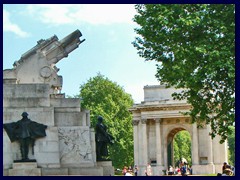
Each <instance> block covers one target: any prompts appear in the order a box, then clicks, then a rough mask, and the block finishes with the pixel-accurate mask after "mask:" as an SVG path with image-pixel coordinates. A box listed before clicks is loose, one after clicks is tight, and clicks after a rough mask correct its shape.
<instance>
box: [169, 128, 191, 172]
mask: <svg viewBox="0 0 240 180" xmlns="http://www.w3.org/2000/svg"><path fill="white" fill-rule="evenodd" d="M167 142H168V143H167V162H168V167H169V166H170V165H171V166H173V167H175V168H176V167H178V168H180V167H181V166H182V165H183V164H182V163H181V161H182V160H183V161H185V160H186V161H187V163H188V166H191V164H192V153H191V147H192V146H191V143H192V142H191V135H190V133H189V132H188V131H187V130H186V129H184V128H182V127H178V128H174V129H173V130H171V131H170V132H169V134H168V138H167Z"/></svg>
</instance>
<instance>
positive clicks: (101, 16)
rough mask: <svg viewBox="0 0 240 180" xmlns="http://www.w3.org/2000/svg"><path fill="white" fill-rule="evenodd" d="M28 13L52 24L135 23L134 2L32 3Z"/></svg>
mask: <svg viewBox="0 0 240 180" xmlns="http://www.w3.org/2000/svg"><path fill="white" fill-rule="evenodd" d="M27 10H28V13H30V14H33V15H34V17H38V18H39V19H40V20H41V21H42V22H43V23H47V24H51V25H62V24H80V23H89V24H93V25H98V24H113V23H133V22H132V18H133V17H134V15H135V13H136V10H135V8H134V5H133V4H40V5H37V4H32V5H28V7H27Z"/></svg>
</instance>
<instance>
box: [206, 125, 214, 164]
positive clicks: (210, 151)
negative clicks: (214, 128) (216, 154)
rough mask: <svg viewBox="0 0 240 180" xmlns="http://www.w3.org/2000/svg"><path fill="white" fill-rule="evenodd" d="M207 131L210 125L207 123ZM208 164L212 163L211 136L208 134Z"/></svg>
mask: <svg viewBox="0 0 240 180" xmlns="http://www.w3.org/2000/svg"><path fill="white" fill-rule="evenodd" d="M207 132H208V133H210V132H211V127H210V125H207ZM207 147H208V150H207V151H208V164H213V152H212V137H211V136H210V135H209V139H208V146H207Z"/></svg>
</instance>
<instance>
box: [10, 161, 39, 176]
mask: <svg viewBox="0 0 240 180" xmlns="http://www.w3.org/2000/svg"><path fill="white" fill-rule="evenodd" d="M9 176H41V168H37V163H33V162H31V163H30V162H23V163H13V169H9Z"/></svg>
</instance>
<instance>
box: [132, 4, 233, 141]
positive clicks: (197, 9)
mask: <svg viewBox="0 0 240 180" xmlns="http://www.w3.org/2000/svg"><path fill="white" fill-rule="evenodd" d="M135 8H136V10H137V14H136V15H135V17H134V21H135V22H136V23H137V24H138V25H139V26H138V28H136V29H135V32H136V33H137V35H138V36H137V37H136V38H135V41H134V42H133V45H134V47H136V49H137V50H138V54H139V55H140V57H143V58H144V59H145V60H146V61H156V62H157V73H156V78H157V79H158V80H159V81H160V82H161V83H163V84H166V85H167V86H168V87H169V86H174V87H176V88H184V89H185V90H183V91H182V92H181V93H178V94H177V93H174V94H173V97H174V98H175V99H179V100H182V99H187V102H188V103H189V104H191V105H192V109H191V110H190V111H189V112H188V113H187V114H188V115H190V116H191V117H192V122H198V125H201V124H202V123H207V124H210V125H211V128H212V132H211V133H210V134H211V136H212V137H215V135H217V134H218V135H220V136H221V141H220V142H221V143H222V142H224V140H226V138H227V135H228V134H229V133H231V130H230V129H229V127H230V126H231V125H233V123H234V121H235V5H234V4H148V5H136V6H135Z"/></svg>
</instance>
